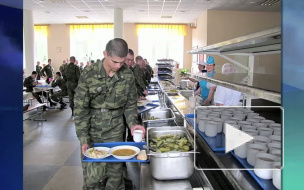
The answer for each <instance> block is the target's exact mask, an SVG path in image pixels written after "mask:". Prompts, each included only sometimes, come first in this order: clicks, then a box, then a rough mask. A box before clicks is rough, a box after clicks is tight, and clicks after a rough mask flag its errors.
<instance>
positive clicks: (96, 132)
mask: <svg viewBox="0 0 304 190" xmlns="http://www.w3.org/2000/svg"><path fill="white" fill-rule="evenodd" d="M127 53H128V45H127V43H126V42H125V41H124V40H123V39H119V38H116V39H113V40H111V41H109V42H108V43H107V45H106V50H105V51H104V53H103V54H104V56H105V60H104V61H99V62H97V63H95V64H94V65H91V66H90V67H88V69H86V70H85V71H84V72H83V74H82V75H81V77H80V81H79V85H78V87H77V88H76V95H75V126H76V134H77V136H78V138H79V140H80V143H81V152H82V153H83V154H84V153H85V151H86V150H87V149H88V148H89V145H91V144H92V143H96V142H100V143H101V142H122V141H123V131H124V128H125V127H124V125H123V115H124V116H125V117H126V120H127V123H128V125H129V126H131V130H132V132H133V131H134V130H135V129H139V130H142V131H143V132H144V133H145V129H144V127H143V126H140V125H137V123H138V119H137V103H136V102H137V100H136V87H135V81H134V80H135V79H134V75H133V73H132V71H131V70H130V69H129V68H127V67H126V66H125V65H124V62H125V58H126V56H127ZM82 167H83V176H84V189H87V190H91V189H92V190H93V189H94V190H95V189H106V190H124V189H125V186H124V181H123V163H119V162H117V163H105V162H83V163H82ZM102 183H105V187H103V186H102Z"/></svg>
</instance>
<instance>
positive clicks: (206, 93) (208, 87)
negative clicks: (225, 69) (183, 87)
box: [194, 56, 216, 105]
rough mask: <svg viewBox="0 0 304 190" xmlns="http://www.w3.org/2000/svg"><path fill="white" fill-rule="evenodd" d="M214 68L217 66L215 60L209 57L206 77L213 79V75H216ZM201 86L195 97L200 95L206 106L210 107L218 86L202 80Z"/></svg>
mask: <svg viewBox="0 0 304 190" xmlns="http://www.w3.org/2000/svg"><path fill="white" fill-rule="evenodd" d="M214 66H215V63H214V58H213V57H212V56H208V58H207V62H206V70H207V72H206V76H207V77H210V78H212V77H213V75H214V73H215V71H214ZM199 85H200V87H199V88H198V89H197V91H196V92H195V93H194V95H199V94H200V95H201V97H202V99H203V102H204V105H210V103H211V100H212V98H213V95H214V91H215V88H216V86H215V85H213V84H211V83H209V82H207V81H204V80H201V81H200V82H199Z"/></svg>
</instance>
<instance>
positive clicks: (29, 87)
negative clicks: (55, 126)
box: [23, 71, 56, 110]
mask: <svg viewBox="0 0 304 190" xmlns="http://www.w3.org/2000/svg"><path fill="white" fill-rule="evenodd" d="M36 77H37V72H36V71H33V72H32V74H31V76H28V77H26V78H25V79H24V82H23V86H24V87H26V90H25V91H26V92H31V93H32V94H33V96H34V97H35V98H36V100H37V101H38V102H39V103H40V104H42V103H43V102H42V100H41V98H40V96H44V97H47V98H48V101H49V102H50V106H55V105H56V104H55V103H53V102H52V100H51V98H50V97H49V96H48V95H47V93H46V92H44V91H40V92H34V87H35V86H37V85H38V84H39V83H38V82H37V81H36ZM46 108H47V107H46V106H44V107H43V110H45V109H46Z"/></svg>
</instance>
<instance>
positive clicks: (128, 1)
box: [23, 0, 281, 24]
mask: <svg viewBox="0 0 304 190" xmlns="http://www.w3.org/2000/svg"><path fill="white" fill-rule="evenodd" d="M58 1H63V2H58ZM264 1H265V0H23V7H24V9H29V10H32V11H33V16H34V23H35V24H55V23H57V24H60V23H113V22H114V8H115V7H119V8H121V9H123V16H124V22H126V23H190V22H193V21H195V19H196V18H197V17H198V16H200V15H201V13H202V12H203V11H204V10H208V9H217V10H237V11H281V2H279V3H277V4H275V5H273V6H261V5H260V4H261V3H262V2H264ZM76 16H87V17H88V19H78V18H77V17H76ZM161 16H172V18H160V17H161Z"/></svg>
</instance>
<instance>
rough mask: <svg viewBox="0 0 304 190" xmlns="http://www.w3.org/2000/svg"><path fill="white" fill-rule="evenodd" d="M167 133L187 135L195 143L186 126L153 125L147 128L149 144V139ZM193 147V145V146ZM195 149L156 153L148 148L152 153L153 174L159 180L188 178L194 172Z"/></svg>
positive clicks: (150, 153)
mask: <svg viewBox="0 0 304 190" xmlns="http://www.w3.org/2000/svg"><path fill="white" fill-rule="evenodd" d="M165 134H172V135H175V134H177V135H179V136H180V137H186V138H187V140H189V141H190V142H191V144H192V145H193V139H192V137H191V136H190V134H189V132H188V131H187V129H186V128H184V127H179V126H172V127H161V128H159V127H151V128H149V129H148V130H147V146H148V147H149V139H151V138H157V137H158V136H162V135H165ZM192 147H193V146H192ZM193 153H194V151H193V149H192V151H189V152H177V151H175V152H167V153H155V152H153V151H150V149H149V150H148V154H149V155H150V168H151V173H152V176H153V177H154V178H155V179H158V180H174V179H187V178H189V177H190V176H191V175H192V174H193V172H194V158H193V156H194V155H193Z"/></svg>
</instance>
